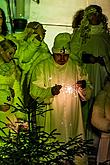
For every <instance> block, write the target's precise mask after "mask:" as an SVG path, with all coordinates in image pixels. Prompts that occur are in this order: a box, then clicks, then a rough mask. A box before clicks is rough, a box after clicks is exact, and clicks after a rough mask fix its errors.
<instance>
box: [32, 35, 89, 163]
mask: <svg viewBox="0 0 110 165" xmlns="http://www.w3.org/2000/svg"><path fill="white" fill-rule="evenodd" d="M69 42H70V34H69V33H60V34H58V35H57V36H56V37H55V40H54V45H53V48H52V51H53V55H52V56H51V57H50V58H48V59H46V60H44V61H42V62H40V63H39V64H38V65H37V66H36V67H35V68H34V71H33V74H32V79H31V84H30V94H31V96H32V98H33V99H36V98H37V97H39V99H40V100H43V101H44V102H45V103H47V107H48V106H49V108H52V109H53V110H52V111H49V112H47V113H46V114H44V115H45V117H44V118H42V117H40V116H38V118H37V123H38V125H42V126H44V129H45V131H47V132H48V131H49V132H50V131H52V130H53V129H57V132H59V133H61V135H60V136H58V137H57V138H58V139H59V140H60V141H65V142H67V141H68V140H69V137H72V138H73V137H75V136H77V135H79V134H82V138H84V129H83V120H82V111H81V100H80V96H79V94H78V91H79V93H80V92H81V93H80V94H82V98H83V99H86V96H87V97H88V96H89V95H85V89H84V90H83V89H82V88H80V87H79V88H76V86H77V85H76V84H77V81H78V80H82V79H85V78H87V77H86V76H85V77H81V75H80V69H79V68H78V66H77V65H76V64H75V63H73V61H72V59H71V54H70V48H69ZM77 87H78V86H77ZM83 92H84V93H83ZM89 92H90V91H89ZM89 94H90V93H89ZM48 103H49V104H48ZM80 163H81V164H84V165H86V162H85V161H84V162H83V161H82V160H81V162H80Z"/></svg>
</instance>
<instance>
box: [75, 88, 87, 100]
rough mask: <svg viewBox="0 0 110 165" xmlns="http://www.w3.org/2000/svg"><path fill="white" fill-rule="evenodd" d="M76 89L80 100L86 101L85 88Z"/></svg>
mask: <svg viewBox="0 0 110 165" xmlns="http://www.w3.org/2000/svg"><path fill="white" fill-rule="evenodd" d="M77 91H78V94H79V96H80V99H81V101H86V89H85V88H84V89H83V88H81V87H78V89H77Z"/></svg>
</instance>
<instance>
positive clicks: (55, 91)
mask: <svg viewBox="0 0 110 165" xmlns="http://www.w3.org/2000/svg"><path fill="white" fill-rule="evenodd" d="M61 88H62V86H61V85H57V84H56V85H55V86H53V87H52V89H51V92H52V95H53V96H55V95H58V94H59V93H60V89H61Z"/></svg>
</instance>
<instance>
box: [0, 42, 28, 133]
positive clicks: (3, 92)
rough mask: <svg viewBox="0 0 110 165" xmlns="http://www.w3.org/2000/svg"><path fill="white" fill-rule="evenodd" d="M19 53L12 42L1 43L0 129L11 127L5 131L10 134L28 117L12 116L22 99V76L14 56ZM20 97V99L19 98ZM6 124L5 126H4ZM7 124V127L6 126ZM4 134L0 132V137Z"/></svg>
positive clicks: (19, 114)
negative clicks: (19, 122)
mask: <svg viewBox="0 0 110 165" xmlns="http://www.w3.org/2000/svg"><path fill="white" fill-rule="evenodd" d="M16 51H17V46H16V45H15V43H14V42H12V41H11V40H7V39H5V40H3V41H1V42H0V121H2V122H0V128H1V129H2V128H3V127H4V126H9V127H8V128H7V129H4V131H5V133H6V134H8V133H9V130H10V128H11V126H12V124H11V123H13V126H14V125H15V131H17V128H18V126H17V123H16V122H17V121H18V120H19V121H20V120H21V119H23V120H25V119H26V116H25V115H24V114H22V113H21V112H16V113H14V114H12V113H11V112H12V111H13V107H12V106H11V105H13V106H17V105H16V103H18V104H20V100H19V98H20V99H22V95H21V90H20V75H21V72H20V70H19V67H17V65H16V64H15V61H14V54H15V52H16ZM18 97H19V98H18ZM3 122H4V124H3ZM5 124H6V125H5ZM1 135H3V132H2V131H0V136H1Z"/></svg>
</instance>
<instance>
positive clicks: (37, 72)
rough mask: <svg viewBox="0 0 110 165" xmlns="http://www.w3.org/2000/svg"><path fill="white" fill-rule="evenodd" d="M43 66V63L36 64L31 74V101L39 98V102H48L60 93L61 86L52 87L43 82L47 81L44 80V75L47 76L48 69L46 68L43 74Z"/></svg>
mask: <svg viewBox="0 0 110 165" xmlns="http://www.w3.org/2000/svg"><path fill="white" fill-rule="evenodd" d="M43 65H44V64H43V62H42V63H41V64H38V66H37V67H36V68H35V69H34V71H33V73H32V78H31V83H30V95H31V97H32V98H33V99H36V98H37V97H38V98H40V100H43V101H45V102H48V101H49V100H50V99H51V98H52V99H53V97H54V96H55V95H58V94H59V93H60V89H61V85H55V86H52V87H51V86H48V85H47V82H45V81H48V80H45V78H46V74H48V68H46V73H45V71H44V70H45V69H44V68H43V67H44V66H43ZM49 102H50V101H49Z"/></svg>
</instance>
